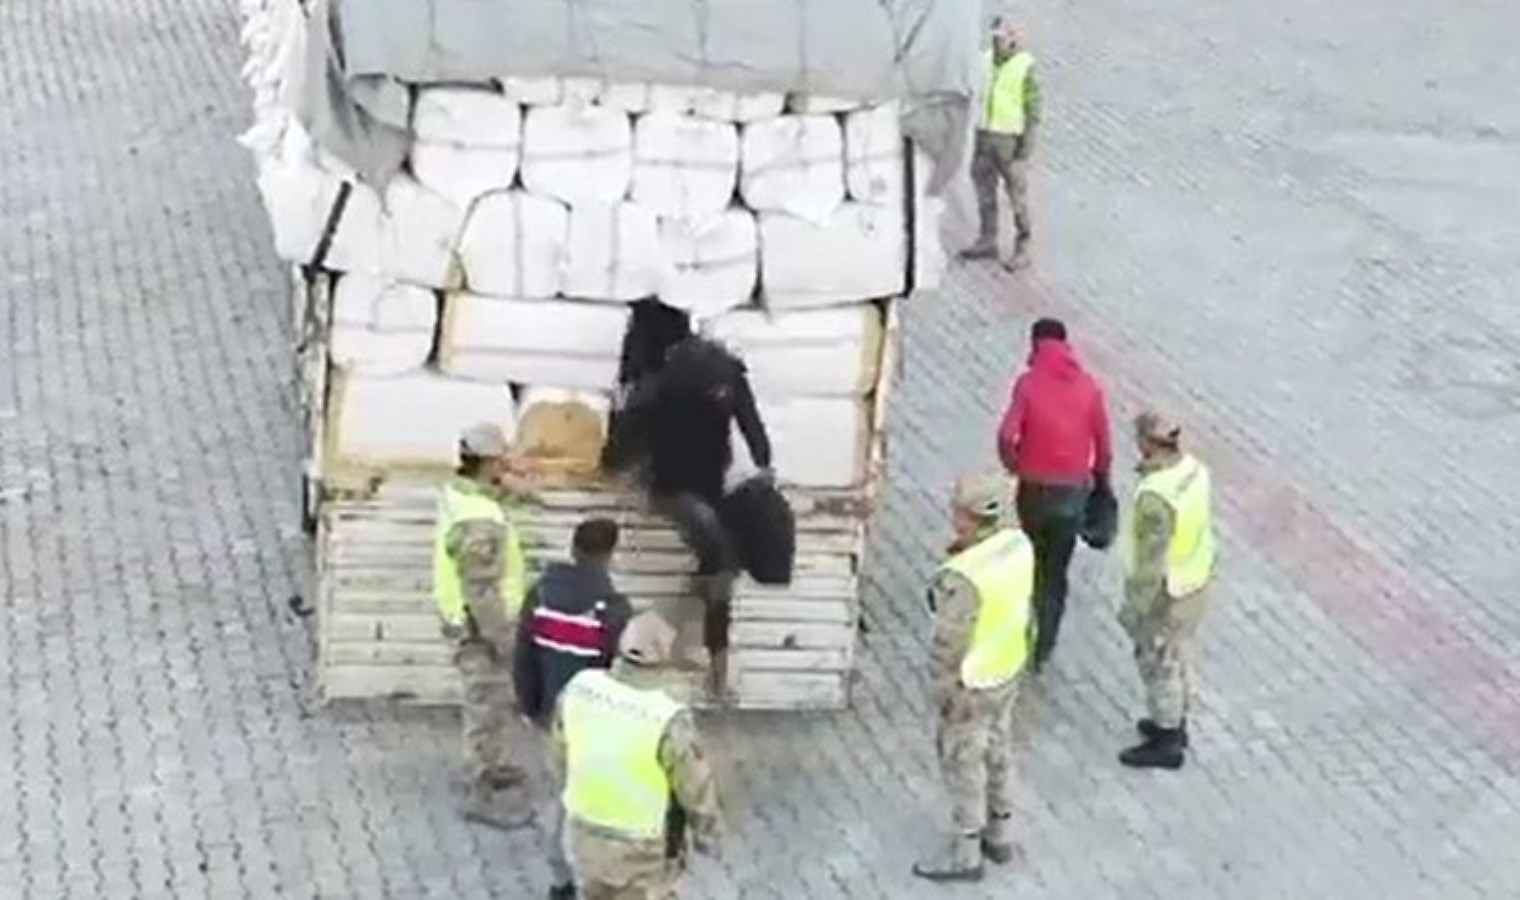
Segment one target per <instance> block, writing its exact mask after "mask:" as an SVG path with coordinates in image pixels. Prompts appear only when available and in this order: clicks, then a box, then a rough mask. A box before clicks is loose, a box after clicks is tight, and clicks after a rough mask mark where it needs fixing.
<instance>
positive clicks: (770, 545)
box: [718, 478, 797, 585]
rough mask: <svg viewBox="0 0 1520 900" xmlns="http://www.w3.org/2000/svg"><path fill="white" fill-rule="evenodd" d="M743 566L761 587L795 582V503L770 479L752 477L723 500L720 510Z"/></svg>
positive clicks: (725, 527)
mask: <svg viewBox="0 0 1520 900" xmlns="http://www.w3.org/2000/svg"><path fill="white" fill-rule="evenodd" d="M718 517H719V518H720V519H721V520H722V521H723V528H724V530H725V531H727V532H728V535H729V538H730V539H731V540H732V541H733V546H734V551H735V552H736V553H737V554H738V556H739V563H740V565H742V566H743V567H744V571H746V572H748V573H749V577H751V578H753V579H755V581H757V582H759V583H760V584H771V585H786V584H791V583H792V565H793V563H794V562H795V561H796V556H797V521H796V519H795V518H794V517H793V515H792V507H791V504H789V503H787V502H786V498H785V497H784V496H782V495H781V492H780V491H779V490H777V489H776V486H775V485H774V484H771V482H770V480H769V479H767V478H750V479H748V480H747V481H745V482H743V483H742V484H740V485H739V486H738V487H736V488H734V489H733V490H732V491H730V492H729V493H728V495H727V496H725V497H724V498H723V502H722V504H721V505H720V507H719V509H718Z"/></svg>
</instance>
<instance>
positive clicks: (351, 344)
mask: <svg viewBox="0 0 1520 900" xmlns="http://www.w3.org/2000/svg"><path fill="white" fill-rule="evenodd" d="M437 322H438V298H437V295H435V294H434V293H433V292H432V291H430V290H428V289H426V288H419V287H413V286H411V285H404V284H387V283H385V282H384V281H383V280H381V279H380V278H378V277H376V276H374V275H366V274H363V273H358V272H355V273H351V274H348V275H344V276H343V277H342V278H340V279H339V280H338V285H337V288H336V289H335V290H334V291H333V311H332V334H331V337H330V339H329V341H330V343H329V347H330V350H329V352H330V353H331V355H332V362H333V364H334V365H336V366H338V367H339V368H343V369H348V370H349V371H352V372H357V373H360V374H364V375H399V374H401V373H404V372H412V371H416V370H418V369H421V368H422V367H423V366H424V365H426V364H427V361H428V356H429V355H430V354H431V353H432V349H433V330H434V326H435V325H436V324H437Z"/></svg>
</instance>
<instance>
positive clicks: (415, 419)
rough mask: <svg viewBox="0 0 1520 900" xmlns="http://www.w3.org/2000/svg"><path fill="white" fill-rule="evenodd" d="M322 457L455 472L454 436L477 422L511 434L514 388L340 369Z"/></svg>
mask: <svg viewBox="0 0 1520 900" xmlns="http://www.w3.org/2000/svg"><path fill="white" fill-rule="evenodd" d="M329 404H330V406H329V413H328V433H327V436H328V451H327V454H326V456H327V459H328V460H329V461H330V462H331V463H333V464H336V465H337V466H340V467H341V466H345V465H352V466H359V467H363V468H407V467H453V466H455V465H457V464H458V451H459V436H460V435H461V434H462V433H463V432H464V430H465V429H466V428H469V427H470V426H471V425H474V424H475V423H477V422H494V423H496V424H498V425H500V426H501V427H502V429H503V430H504V431H505V432H506V434H507V436H508V437H509V438H510V437H511V436H512V435H513V434H514V433H515V430H516V421H517V417H516V408H515V406H514V404H513V400H512V391H511V390H510V389H509V388H508V387H507V386H506V385H504V384H502V385H492V384H480V383H476V382H472V381H462V380H458V379H453V378H448V377H445V376H443V375H439V374H436V373H434V372H426V371H424V372H412V373H408V374H405V375H386V376H371V375H359V374H357V373H346V372H340V373H338V375H337V376H336V377H335V379H334V382H333V386H332V393H331V395H330V399H329Z"/></svg>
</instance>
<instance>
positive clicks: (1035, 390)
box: [998, 319, 1113, 672]
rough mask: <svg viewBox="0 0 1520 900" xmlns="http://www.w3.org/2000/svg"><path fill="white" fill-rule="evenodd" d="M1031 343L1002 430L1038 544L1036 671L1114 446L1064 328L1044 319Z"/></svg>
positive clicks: (1026, 521)
mask: <svg viewBox="0 0 1520 900" xmlns="http://www.w3.org/2000/svg"><path fill="white" fill-rule="evenodd" d="M1030 343H1031V344H1032V348H1031V351H1030V354H1029V367H1028V369H1026V370H1025V371H1024V373H1023V374H1021V375H1020V376H1019V377H1018V380H1017V381H1015V382H1014V385H1013V397H1012V400H1011V401H1010V402H1009V404H1008V411H1007V412H1006V413H1005V414H1004V415H1003V422H1002V425H1001V426H1000V427H999V428H998V456H999V457H1000V458H1001V459H1002V461H1003V465H1004V467H1006V468H1007V469H1008V471H1009V472H1010V473H1012V474H1013V475H1014V476H1015V477H1016V478H1017V479H1018V495H1017V498H1016V502H1017V506H1018V514H1019V525H1020V527H1021V528H1022V529H1023V531H1024V533H1025V534H1027V535H1028V536H1029V539H1030V541H1031V542H1032V543H1033V544H1034V553H1035V570H1034V608H1035V619H1036V637H1035V648H1034V669H1035V671H1036V672H1038V671H1040V669H1041V668H1042V667H1043V666H1044V665H1045V663H1046V662H1047V661H1048V660H1049V659H1050V654H1051V653H1052V652H1053V651H1054V650H1055V646H1056V636H1057V634H1058V633H1059V631H1060V629H1061V617H1062V615H1063V614H1064V613H1065V612H1066V570H1067V568H1068V567H1069V566H1070V565H1071V555H1072V552H1073V551H1074V550H1075V549H1076V546H1077V536H1078V533H1079V532H1080V531H1081V528H1082V516H1083V512H1084V511H1085V509H1086V506H1087V495H1088V493H1089V492H1090V491H1091V490H1093V488H1094V487H1095V486H1106V485H1107V484H1108V477H1109V468H1110V466H1111V465H1112V463H1113V450H1112V445H1111V443H1110V438H1109V427H1108V409H1107V408H1106V405H1105V404H1104V400H1103V390H1102V388H1100V387H1099V386H1098V383H1097V382H1096V381H1095V380H1093V378H1092V376H1091V375H1089V374H1087V372H1086V371H1085V370H1084V369H1083V368H1082V365H1081V363H1079V362H1077V357H1076V354H1075V353H1073V352H1072V349H1071V345H1070V344H1069V343H1067V340H1066V326H1065V325H1064V324H1062V323H1061V322H1060V321H1058V320H1056V319H1040V320H1039V321H1038V322H1035V323H1034V327H1033V328H1032V329H1031V330H1030ZM1105 489H1106V488H1105Z"/></svg>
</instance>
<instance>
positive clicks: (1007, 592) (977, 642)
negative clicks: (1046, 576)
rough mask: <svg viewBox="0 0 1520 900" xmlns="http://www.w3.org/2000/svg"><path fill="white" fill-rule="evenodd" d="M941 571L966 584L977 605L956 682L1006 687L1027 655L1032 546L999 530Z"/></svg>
mask: <svg viewBox="0 0 1520 900" xmlns="http://www.w3.org/2000/svg"><path fill="white" fill-rule="evenodd" d="M944 568H945V569H946V570H948V571H951V572H955V573H956V574H958V575H960V576H962V577H963V578H965V579H966V580H967V581H969V582H971V585H972V586H973V587H975V588H976V593H977V599H978V601H979V604H980V605H979V606H978V608H977V613H976V624H975V626H973V628H972V630H971V646H970V647H969V648H968V649H967V651H966V658H965V659H964V660H962V662H961V683H962V684H964V685H965V686H966V687H969V688H979V689H985V688H995V687H1000V686H1001V685H1004V684H1007V683H1008V682H1010V681H1012V680H1013V678H1014V676H1016V675H1018V674H1019V670H1020V669H1022V668H1023V667H1024V660H1025V659H1027V658H1028V657H1029V600H1030V596H1031V595H1032V594H1033V593H1034V548H1033V547H1032V546H1031V545H1030V543H1029V539H1028V538H1027V537H1025V536H1024V533H1023V532H1021V531H1019V530H1018V529H1017V528H1004V529H1002V530H1001V531H998V532H996V533H995V534H993V535H992V536H990V537H987V538H984V539H982V540H981V541H980V542H978V543H977V544H975V545H974V546H972V547H969V548H967V549H965V550H962V551H961V552H960V553H957V554H956V555H955V556H952V557H951V558H950V559H949V561H948V562H946V563H945V566H944Z"/></svg>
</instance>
